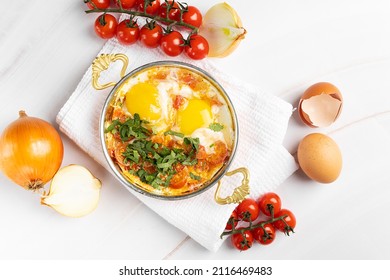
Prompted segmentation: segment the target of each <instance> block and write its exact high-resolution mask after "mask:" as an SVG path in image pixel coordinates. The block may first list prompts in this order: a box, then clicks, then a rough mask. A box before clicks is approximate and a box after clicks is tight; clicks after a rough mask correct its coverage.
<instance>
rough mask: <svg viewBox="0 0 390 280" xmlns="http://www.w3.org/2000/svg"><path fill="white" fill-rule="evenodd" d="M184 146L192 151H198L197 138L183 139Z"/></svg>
mask: <svg viewBox="0 0 390 280" xmlns="http://www.w3.org/2000/svg"><path fill="white" fill-rule="evenodd" d="M184 144H186V145H191V146H192V148H193V149H195V150H196V151H198V149H199V138H191V137H185V138H184Z"/></svg>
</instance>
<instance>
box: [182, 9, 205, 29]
mask: <svg viewBox="0 0 390 280" xmlns="http://www.w3.org/2000/svg"><path fill="white" fill-rule="evenodd" d="M202 19H203V17H202V13H201V12H200V11H199V10H198V8H196V7H194V6H188V10H187V12H184V13H183V21H184V22H185V23H188V24H190V25H192V26H195V27H199V26H200V25H201V24H202Z"/></svg>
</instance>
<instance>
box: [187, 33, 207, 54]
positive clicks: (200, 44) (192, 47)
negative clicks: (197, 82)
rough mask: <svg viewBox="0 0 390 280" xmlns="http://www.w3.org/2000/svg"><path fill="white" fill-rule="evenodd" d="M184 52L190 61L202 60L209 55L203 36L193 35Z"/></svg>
mask: <svg viewBox="0 0 390 280" xmlns="http://www.w3.org/2000/svg"><path fill="white" fill-rule="evenodd" d="M184 50H185V52H186V54H187V55H188V56H189V57H190V58H192V59H203V58H205V57H206V56H207V55H208V54H209V43H208V42H207V40H206V39H205V38H204V37H203V36H201V35H198V34H193V35H191V36H190V38H189V42H188V45H186V46H185V49H184Z"/></svg>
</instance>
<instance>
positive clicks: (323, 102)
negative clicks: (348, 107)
mask: <svg viewBox="0 0 390 280" xmlns="http://www.w3.org/2000/svg"><path fill="white" fill-rule="evenodd" d="M342 107H343V96H342V95H341V92H340V90H339V89H338V88H337V87H336V86H335V85H333V84H331V83H328V82H319V83H316V84H314V85H312V86H310V87H309V88H308V89H306V90H305V92H304V93H303V95H302V97H301V99H300V101H299V105H298V112H299V116H300V117H301V119H302V121H303V123H305V124H306V125H308V126H310V127H326V126H329V125H331V124H332V123H334V122H335V121H336V119H337V118H338V117H339V115H340V113H341V110H342Z"/></svg>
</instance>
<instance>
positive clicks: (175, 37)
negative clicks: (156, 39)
mask: <svg viewBox="0 0 390 280" xmlns="http://www.w3.org/2000/svg"><path fill="white" fill-rule="evenodd" d="M160 46H161V49H162V50H163V51H164V53H166V54H167V55H169V56H178V55H179V54H181V53H182V52H183V49H184V39H183V36H182V35H181V34H180V33H179V32H177V31H172V32H170V33H167V34H164V35H163V37H162V38H161V41H160Z"/></svg>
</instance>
